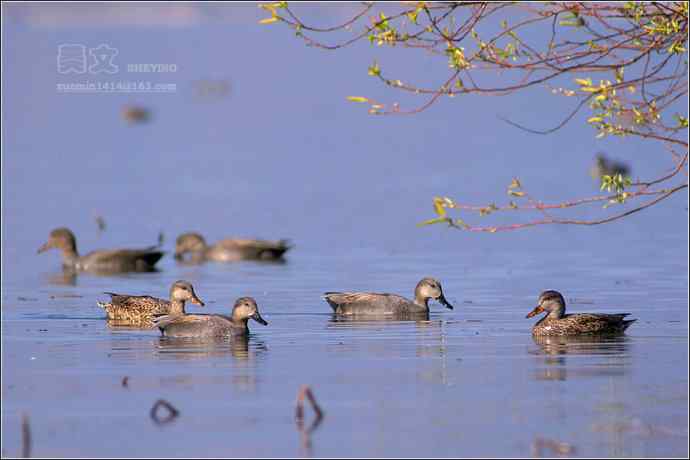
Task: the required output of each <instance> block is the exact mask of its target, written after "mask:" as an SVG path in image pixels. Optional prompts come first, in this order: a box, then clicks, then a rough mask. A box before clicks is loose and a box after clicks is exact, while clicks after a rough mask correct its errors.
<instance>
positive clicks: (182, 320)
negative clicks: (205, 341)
mask: <svg viewBox="0 0 690 460" xmlns="http://www.w3.org/2000/svg"><path fill="white" fill-rule="evenodd" d="M153 325H154V326H155V327H157V328H158V329H160V330H161V333H162V334H163V335H165V336H166V337H208V336H221V335H225V334H226V333H227V334H229V331H230V329H231V327H232V324H231V322H230V321H229V320H228V319H227V318H225V317H222V316H219V315H164V316H159V317H157V318H155V319H154V320H153Z"/></svg>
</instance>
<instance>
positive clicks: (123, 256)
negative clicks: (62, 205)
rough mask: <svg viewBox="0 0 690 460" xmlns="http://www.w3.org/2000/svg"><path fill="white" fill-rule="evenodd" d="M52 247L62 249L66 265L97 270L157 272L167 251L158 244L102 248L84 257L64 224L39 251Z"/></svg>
mask: <svg viewBox="0 0 690 460" xmlns="http://www.w3.org/2000/svg"><path fill="white" fill-rule="evenodd" d="M50 248H56V249H59V250H60V251H62V266H63V267H64V268H69V269H76V270H83V271H94V272H128V271H135V272H142V271H153V270H155V268H154V265H156V262H158V261H159V260H160V258H161V257H163V254H164V253H163V252H162V251H159V250H157V249H156V248H157V247H156V246H151V247H148V248H144V249H114V250H98V251H92V252H90V253H88V254H86V255H84V256H80V255H79V253H78V252H77V240H76V238H75V237H74V233H72V232H71V231H70V230H69V229H67V228H64V227H62V228H56V229H55V230H53V231H52V232H50V236H49V238H48V241H47V242H46V243H45V244H43V246H41V247H40V248H39V249H38V254H40V253H42V252H44V251H47V250H48V249H50Z"/></svg>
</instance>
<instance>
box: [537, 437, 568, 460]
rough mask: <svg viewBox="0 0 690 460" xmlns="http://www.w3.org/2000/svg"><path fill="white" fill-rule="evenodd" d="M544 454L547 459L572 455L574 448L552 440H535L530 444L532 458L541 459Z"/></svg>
mask: <svg viewBox="0 0 690 460" xmlns="http://www.w3.org/2000/svg"><path fill="white" fill-rule="evenodd" d="M544 451H547V452H546V454H547V455H546V456H547V457H552V456H553V455H554V454H555V455H573V454H574V453H575V447H574V446H572V445H571V444H568V443H566V442H559V441H555V440H553V439H545V438H536V439H535V440H534V441H533V442H532V456H533V457H541V456H542V455H543V454H544Z"/></svg>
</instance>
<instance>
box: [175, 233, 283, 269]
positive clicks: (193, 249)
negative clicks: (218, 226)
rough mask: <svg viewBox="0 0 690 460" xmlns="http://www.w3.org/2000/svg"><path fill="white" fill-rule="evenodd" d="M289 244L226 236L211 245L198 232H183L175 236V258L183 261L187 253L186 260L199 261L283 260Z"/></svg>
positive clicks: (280, 241)
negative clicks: (226, 237)
mask: <svg viewBox="0 0 690 460" xmlns="http://www.w3.org/2000/svg"><path fill="white" fill-rule="evenodd" d="M290 248H291V246H290V245H289V244H288V242H287V240H279V241H267V240H251V239H234V238H228V239H224V240H221V241H219V242H217V243H215V244H213V245H210V246H209V245H207V244H206V240H204V237H203V236H201V235H200V234H198V233H184V234H182V235H180V236H179V237H178V238H177V242H176V244H175V259H177V260H180V261H183V260H185V255H186V254H189V257H188V260H187V261H188V262H193V263H199V262H204V261H206V260H213V261H216V262H235V261H238V260H274V261H275V260H283V254H285V252H286V251H287V250H288V249H290Z"/></svg>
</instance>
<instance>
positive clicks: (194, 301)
mask: <svg viewBox="0 0 690 460" xmlns="http://www.w3.org/2000/svg"><path fill="white" fill-rule="evenodd" d="M190 302H192V303H194V304H197V305H199V306H201V307H203V306H204V305H205V304H204V302H202V301H201V299H200V298H198V297H197V296H196V294H192V300H190Z"/></svg>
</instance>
